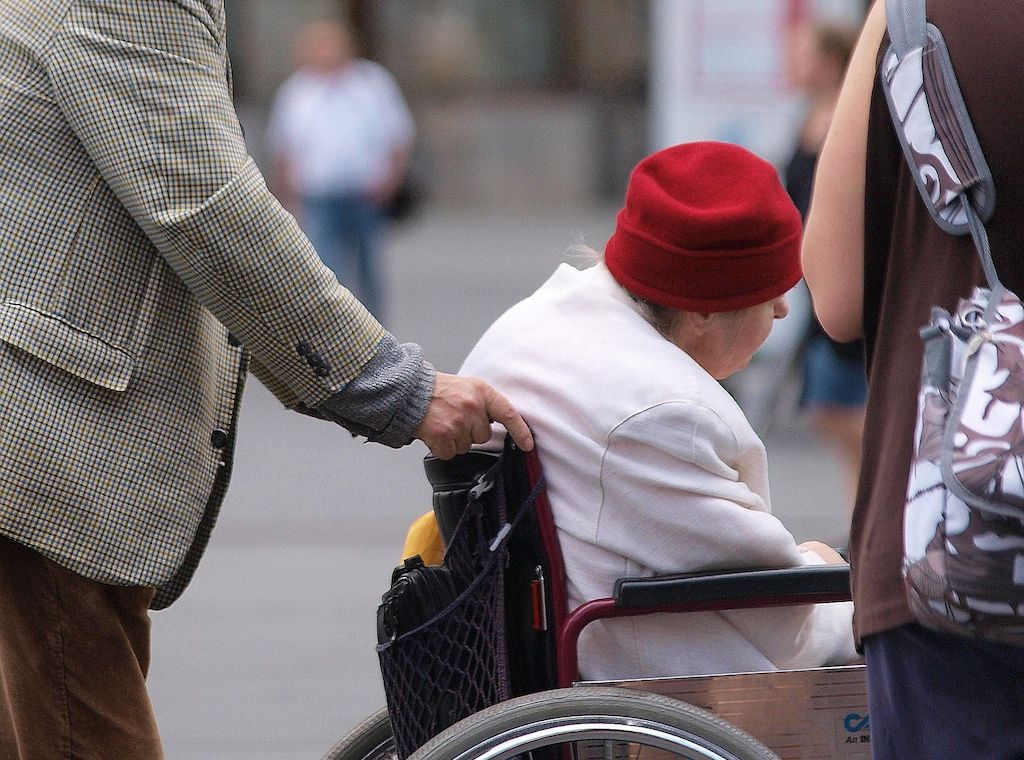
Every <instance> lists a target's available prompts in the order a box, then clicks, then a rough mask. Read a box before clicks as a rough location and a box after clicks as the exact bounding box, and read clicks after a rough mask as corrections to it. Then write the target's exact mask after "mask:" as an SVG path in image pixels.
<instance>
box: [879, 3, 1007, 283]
mask: <svg viewBox="0 0 1024 760" xmlns="http://www.w3.org/2000/svg"><path fill="white" fill-rule="evenodd" d="M885 11H886V23H887V26H888V29H889V39H890V43H891V44H890V47H889V49H888V50H887V51H886V53H885V55H884V56H883V58H882V65H881V71H880V72H879V74H880V77H881V83H882V87H883V90H884V92H885V97H886V102H887V103H888V105H889V113H890V115H891V117H892V121H893V126H894V127H895V129H896V134H897V135H898V137H899V140H900V145H901V146H902V148H903V155H904V158H905V159H906V160H907V163H908V164H909V166H910V170H911V175H912V176H913V177H914V182H915V184H916V185H917V188H918V191H919V192H920V195H921V198H922V200H923V201H924V203H925V206H926V207H927V209H928V212H929V214H931V216H932V218H933V219H934V220H935V222H936V223H937V224H938V225H939V226H940V227H941V228H942V229H943V230H945V231H946V232H948V233H950V234H953V235H966V234H971V235H972V237H974V238H975V243H976V245H977V247H978V251H979V256H981V257H982V260H983V261H984V256H985V254H984V252H983V250H987V249H988V245H987V243H985V244H984V245H982V244H980V243H979V241H978V233H979V232H980V233H981V234H982V235H983V234H984V222H987V221H988V220H989V219H990V218H991V217H992V213H993V211H994V210H995V185H994V183H993V181H992V172H991V170H990V169H989V167H988V163H987V162H986V161H985V156H984V154H983V153H982V150H981V145H980V143H979V142H978V137H977V134H975V131H974V125H973V124H972V123H971V119H970V115H969V114H968V113H967V106H966V105H965V104H964V99H963V94H962V93H961V92H960V86H959V84H958V83H957V79H956V74H955V72H954V71H953V64H952V61H951V60H950V58H949V51H948V49H947V48H946V43H945V40H944V39H943V37H942V33H941V32H940V31H939V30H938V28H937V27H936V26H935V25H934V24H929V23H928V22H927V18H926V15H925V12H926V9H925V0H886V1H885ZM969 207H973V210H974V212H975V216H977V217H978V219H979V220H980V221H981V222H982V225H981V228H980V230H979V229H978V226H977V225H976V224H975V223H972V221H971V219H970V216H969V213H968V208H969ZM989 258H990V259H991V257H989ZM985 271H986V274H989V273H991V275H990V276H989V284H990V285H993V286H995V285H997V284H998V279H996V278H995V277H994V272H995V270H994V268H993V267H992V266H991V261H989V263H988V264H986V265H985Z"/></svg>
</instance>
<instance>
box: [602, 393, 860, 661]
mask: <svg viewBox="0 0 1024 760" xmlns="http://www.w3.org/2000/svg"><path fill="white" fill-rule="evenodd" d="M758 448H759V447H758ZM752 453H753V454H757V455H758V456H751V454H752ZM760 454H761V452H760V451H757V452H746V451H741V450H740V448H739V445H738V443H737V438H736V436H735V435H734V434H733V432H732V430H731V429H730V428H729V426H728V425H727V424H726V423H725V422H724V421H723V420H722V419H721V418H720V417H719V416H718V415H717V414H716V413H715V412H714V411H713V410H711V409H709V408H708V407H705V406H702V405H699V404H694V403H690V402H683V401H680V402H670V403H665V404H661V405H659V406H656V407H653V408H651V409H647V410H644V411H643V412H641V413H640V414H637V415H634V416H633V417H631V418H629V419H628V420H626V421H625V422H623V423H622V424H620V425H619V426H618V427H617V428H615V430H614V431H613V432H612V434H611V435H610V436H609V440H608V446H607V449H606V451H605V456H604V464H603V466H602V470H601V487H602V492H603V502H602V508H601V516H600V518H599V521H598V528H597V530H598V534H597V541H598V543H600V544H601V545H602V546H605V547H607V548H609V549H611V550H613V551H615V552H618V553H620V554H622V555H623V556H625V557H626V558H627V560H628V561H629V564H630V565H631V566H634V567H636V568H637V570H638V571H639V572H640V573H641V574H644V570H645V569H646V570H647V571H649V572H651V573H654V574H666V573H678V572H694V571H700V570H713V569H741V568H780V567H794V566H799V565H805V564H820V563H821V562H822V561H823V560H821V558H819V557H818V556H817V555H816V554H813V553H812V552H807V551H804V550H801V549H800V547H798V546H797V543H796V540H795V539H794V538H793V536H792V534H791V533H790V532H789V531H788V530H787V529H786V528H785V526H783V525H782V523H781V522H780V521H779V520H778V519H777V518H775V517H774V516H772V515H771V514H770V513H769V512H768V508H767V505H766V504H765V500H764V498H763V497H762V496H761V495H759V494H757V493H755V492H754V491H752V490H751V489H750V488H749V487H748V486H747V484H746V483H745V482H744V480H743V477H742V472H741V470H742V469H743V468H744V466H748V467H749V466H759V465H756V464H753V465H751V464H750V462H754V463H756V462H758V461H759V456H760ZM745 462H746V464H744V463H745ZM852 609H853V608H852V605H851V604H850V603H838V604H827V605H815V606H803V607H788V608H786V607H782V608H771V609H762V610H738V611H733V612H726V613H722V614H723V616H724V617H725V618H726V620H728V621H729V623H730V624H731V625H732V626H733V627H734V628H736V629H737V631H739V632H740V633H741V634H742V635H743V636H744V637H745V638H747V639H748V640H750V641H751V643H752V644H753V645H754V646H755V647H757V648H758V649H759V650H760V651H761V652H762V653H763V654H764V655H765V657H766V658H767V659H768V660H770V661H771V662H772V663H773V664H775V665H776V666H777V667H780V668H791V667H816V666H819V665H822V664H825V663H830V664H831V663H841V662H850V661H852V660H853V659H854V658H855V657H856V653H855V651H854V648H853V637H852V632H851V631H852V628H851V625H852V623H851V618H852Z"/></svg>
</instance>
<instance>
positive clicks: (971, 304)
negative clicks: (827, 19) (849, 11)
mask: <svg viewBox="0 0 1024 760" xmlns="http://www.w3.org/2000/svg"><path fill="white" fill-rule="evenodd" d="M886 12H887V16H888V25H889V37H890V40H891V43H892V44H891V47H890V48H889V49H888V51H887V52H886V54H885V56H884V57H883V62H882V70H881V72H880V75H881V81H882V85H883V87H884V89H885V93H886V98H887V100H888V103H889V109H890V113H891V115H892V118H893V123H894V125H895V127H896V132H897V134H898V135H899V138H900V142H901V144H902V146H903V153H904V156H905V157H906V159H907V161H908V163H909V164H910V167H911V170H912V174H913V176H914V179H915V182H916V184H917V187H918V190H919V191H920V194H921V197H922V198H923V200H924V202H925V205H926V206H927V208H928V211H929V213H930V214H931V216H932V218H933V219H934V220H935V222H936V223H937V224H938V225H939V226H940V227H941V228H942V229H943V230H945V231H946V232H949V233H950V234H954V235H965V234H970V235H971V237H972V239H973V241H974V244H975V247H976V249H977V252H978V255H979V257H980V259H981V261H982V264H983V267H984V271H985V276H986V279H987V281H988V287H987V288H980V287H979V288H975V289H974V292H973V293H972V294H971V296H970V298H967V299H963V300H961V301H960V304H959V306H958V308H957V309H956V311H955V312H954V313H952V314H950V313H949V312H947V311H945V310H944V309H941V308H935V309H933V311H932V317H931V321H930V323H929V324H928V325H927V326H925V327H924V328H923V329H922V330H921V336H922V338H923V340H924V361H923V366H922V372H921V387H920V392H919V395H918V412H917V427H916V430H915V437H914V457H913V460H912V462H911V470H910V477H909V481H908V486H907V499H906V503H905V506H904V519H903V527H904V558H903V577H904V585H905V589H906V592H907V598H908V601H909V603H910V608H911V610H912V612H913V614H914V616H915V618H916V619H917V621H918V622H920V623H921V624H922V625H924V626H926V627H928V628H931V629H933V630H939V631H944V632H947V633H955V634H959V635H963V636H968V637H974V638H979V639H987V640H991V641H1000V642H1004V643H1011V644H1024V429H1022V424H1021V421H1022V406H1024V305H1022V304H1021V302H1020V300H1019V299H1018V298H1017V296H1016V295H1014V294H1013V293H1011V292H1010V291H1008V290H1007V289H1006V288H1005V287H1003V285H1002V283H1001V282H1000V281H999V277H998V275H997V273H996V271H995V267H994V265H993V263H992V256H991V251H990V249H989V242H988V235H987V233H986V231H985V226H984V224H985V222H986V221H987V220H988V219H989V218H990V217H991V214H992V211H993V209H994V206H995V188H994V186H993V183H992V175H991V172H990V171H989V169H988V166H987V164H986V162H985V158H984V156H983V155H982V152H981V147H980V145H979V143H978V140H977V137H976V135H975V133H974V129H973V127H972V126H971V122H970V118H969V117H968V115H967V109H966V106H965V105H964V102H963V98H962V96H961V94H960V88H959V85H958V84H957V81H956V77H955V75H954V73H953V67H952V63H951V62H950V59H949V54H948V51H947V50H946V46H945V43H944V42H943V39H942V35H941V33H940V32H939V30H938V29H936V28H935V26H934V25H932V24H928V23H927V22H926V19H925V8H924V0H887V2H886Z"/></svg>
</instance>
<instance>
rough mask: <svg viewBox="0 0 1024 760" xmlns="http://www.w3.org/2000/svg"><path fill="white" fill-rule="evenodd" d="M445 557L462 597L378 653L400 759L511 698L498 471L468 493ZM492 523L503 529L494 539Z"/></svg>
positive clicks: (503, 522)
mask: <svg viewBox="0 0 1024 760" xmlns="http://www.w3.org/2000/svg"><path fill="white" fill-rule="evenodd" d="M473 489H475V490H473V491H472V493H471V495H470V496H469V498H468V503H467V505H466V507H465V510H464V512H463V514H462V517H461V519H460V520H459V523H458V525H457V526H456V528H455V530H454V531H453V534H452V537H451V541H450V543H449V545H448V548H447V551H446V552H445V565H446V566H447V567H448V569H449V570H450V571H451V573H452V576H453V578H454V580H455V584H456V586H457V587H458V588H461V589H463V590H462V591H461V593H460V594H459V596H458V597H457V598H456V599H455V601H453V602H452V603H451V604H450V605H448V607H446V608H445V609H444V610H442V611H440V612H439V613H438V614H437V615H435V616H434V617H433V618H432V619H430V620H428V621H427V622H426V623H424V624H423V625H421V626H419V627H417V628H415V629H413V630H411V631H408V632H405V633H403V634H401V635H400V636H398V637H397V638H395V639H393V640H392V641H388V642H384V643H382V644H380V645H379V646H378V647H377V654H378V656H379V658H380V668H381V675H382V676H383V679H384V693H385V695H386V696H387V702H388V712H389V713H390V715H391V725H392V728H393V730H394V734H395V745H396V748H397V750H398V754H399V756H400V757H403V758H404V757H407V756H408V755H410V754H412V753H413V752H414V751H415V750H416V749H417V748H418V747H420V746H421V745H422V744H424V743H425V742H426V741H427V740H428V739H430V738H431V737H433V736H434V735H436V734H438V733H440V732H441V731H443V730H444V729H446V728H448V726H451V725H452V724H454V723H457V722H458V721H460V720H462V719H463V718H465V717H468V716H469V715H471V714H473V713H474V712H477V711H479V710H482V709H483V708H485V707H489V706H491V705H493V704H496V703H498V702H500V701H502V700H504V699H508V698H509V696H510V693H509V685H508V680H509V679H508V657H507V653H506V649H505V646H506V642H505V591H504V571H505V564H506V561H507V557H508V551H507V549H506V546H505V542H504V540H503V539H504V536H505V534H507V533H508V531H509V527H508V526H507V524H506V514H505V503H504V484H503V483H502V479H501V473H500V470H499V469H498V468H497V467H494V468H492V469H491V470H489V471H488V472H487V473H484V474H483V475H482V476H481V477H480V478H479V479H478V480H477V481H476V483H475V485H473ZM495 523H497V524H499V525H504V526H505V527H504V528H503V529H500V530H499V531H498V533H497V534H496V535H495V534H493V532H492V527H491V526H493V525H494V524H495Z"/></svg>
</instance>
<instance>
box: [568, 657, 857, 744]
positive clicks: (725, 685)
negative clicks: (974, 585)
mask: <svg viewBox="0 0 1024 760" xmlns="http://www.w3.org/2000/svg"><path fill="white" fill-rule="evenodd" d="M578 685H579V686H581V687H586V686H596V685H601V686H621V687H623V688H629V689H638V690H640V691H646V692H653V693H655V694H663V695H665V696H668V697H672V698H674V699H679V700H682V701H683V702H688V703H690V704H692V705H695V706H697V707H700V708H703V709H705V710H708V711H709V712H712V713H714V714H715V715H718V716H719V717H721V718H724V719H725V720H727V721H729V722H730V723H732V724H733V725H735V726H736V727H737V728H740V729H742V730H743V731H746V732H747V733H749V734H750V735H751V736H753V737H754V738H756V739H758V740H760V741H761V742H763V743H764V744H766V745H767V746H768V747H769V748H771V749H772V750H773V751H774V752H775V753H776V754H777V755H778V756H779V757H780V758H782V760H812V759H813V760H833V759H835V760H847V758H849V759H851V760H852V759H853V758H857V759H859V760H867V759H868V758H870V757H871V733H870V726H869V724H868V698H867V683H866V680H865V668H864V666H863V665H851V666H845V667H834V668H814V669H810V670H779V671H773V672H768V673H735V674H729V675H712V676H687V677H682V678H645V679H637V680H632V681H615V682H596V681H586V682H581V683H579V684H578Z"/></svg>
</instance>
